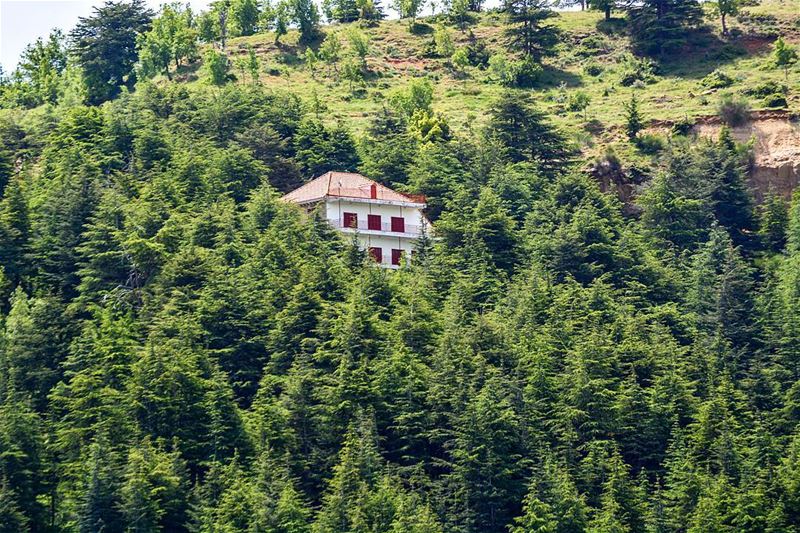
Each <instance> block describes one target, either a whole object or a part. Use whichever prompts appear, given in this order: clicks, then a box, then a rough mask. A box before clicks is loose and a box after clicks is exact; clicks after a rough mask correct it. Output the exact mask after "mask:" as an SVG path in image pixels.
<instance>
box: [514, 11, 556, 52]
mask: <svg viewBox="0 0 800 533" xmlns="http://www.w3.org/2000/svg"><path fill="white" fill-rule="evenodd" d="M505 11H506V13H507V14H508V22H509V24H510V25H511V27H510V28H509V29H508V30H506V35H507V36H508V38H509V47H510V48H511V49H512V50H516V51H519V52H522V53H523V54H524V55H526V56H530V57H532V58H533V59H534V60H535V61H541V59H542V57H544V56H549V55H552V54H553V53H554V50H553V48H554V47H555V45H556V44H558V41H559V39H560V33H559V31H558V29H557V28H556V27H555V26H554V25H552V24H547V23H546V22H547V20H548V19H550V18H553V17H556V16H558V14H557V13H556V12H555V11H553V10H552V9H550V8H549V7H548V4H547V3H546V2H543V1H542V0H506V2H505Z"/></svg>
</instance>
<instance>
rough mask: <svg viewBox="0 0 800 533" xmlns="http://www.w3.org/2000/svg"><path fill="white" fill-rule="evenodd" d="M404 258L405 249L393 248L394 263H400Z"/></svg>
mask: <svg viewBox="0 0 800 533" xmlns="http://www.w3.org/2000/svg"><path fill="white" fill-rule="evenodd" d="M402 260H403V250H398V249H396V248H393V249H392V264H393V265H399V264H400V261H402Z"/></svg>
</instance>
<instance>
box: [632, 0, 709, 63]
mask: <svg viewBox="0 0 800 533" xmlns="http://www.w3.org/2000/svg"><path fill="white" fill-rule="evenodd" d="M628 17H629V20H630V23H631V33H632V35H633V37H634V39H635V42H636V45H637V46H638V47H639V48H641V49H642V50H643V51H644V52H646V53H649V54H657V55H667V54H672V53H674V52H677V51H678V50H679V49H680V48H681V47H682V46H683V45H684V44H685V43H686V40H687V36H688V34H690V33H691V32H692V31H693V30H695V29H697V27H698V26H699V25H700V24H701V23H702V19H703V12H702V10H701V8H700V5H699V4H698V3H697V1H696V0H645V1H644V2H641V3H637V4H631V6H630V7H629V8H628Z"/></svg>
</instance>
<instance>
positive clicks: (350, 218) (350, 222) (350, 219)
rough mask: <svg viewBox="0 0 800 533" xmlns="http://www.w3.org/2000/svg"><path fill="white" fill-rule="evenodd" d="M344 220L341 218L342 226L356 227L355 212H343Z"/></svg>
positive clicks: (356, 218) (356, 216)
mask: <svg viewBox="0 0 800 533" xmlns="http://www.w3.org/2000/svg"><path fill="white" fill-rule="evenodd" d="M343 215H344V220H342V226H343V227H345V228H357V227H358V215H357V214H356V213H343Z"/></svg>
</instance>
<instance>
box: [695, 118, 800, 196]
mask: <svg viewBox="0 0 800 533" xmlns="http://www.w3.org/2000/svg"><path fill="white" fill-rule="evenodd" d="M714 118H716V117H714ZM721 127H722V126H721V124H720V122H719V120H718V119H717V120H708V119H706V120H704V121H698V123H697V125H696V126H695V131H696V132H697V134H698V135H701V136H711V137H715V136H717V135H719V131H720V129H721ZM731 132H732V134H733V137H734V138H735V139H736V140H737V141H739V142H748V141H751V140H752V142H753V156H754V160H753V166H752V169H751V172H750V182H751V185H752V187H753V192H754V194H755V195H756V200H758V201H760V200H761V199H763V197H764V195H766V194H767V193H768V192H769V191H773V192H775V193H777V194H780V195H782V196H784V197H786V198H789V197H790V196H791V195H792V191H794V189H795V187H797V184H798V182H800V123H798V122H797V121H794V120H792V119H791V117H790V116H789V115H788V113H786V112H785V111H762V112H754V113H753V114H752V116H751V120H750V121H749V122H748V123H747V124H744V125H742V126H738V127H736V128H731Z"/></svg>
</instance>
